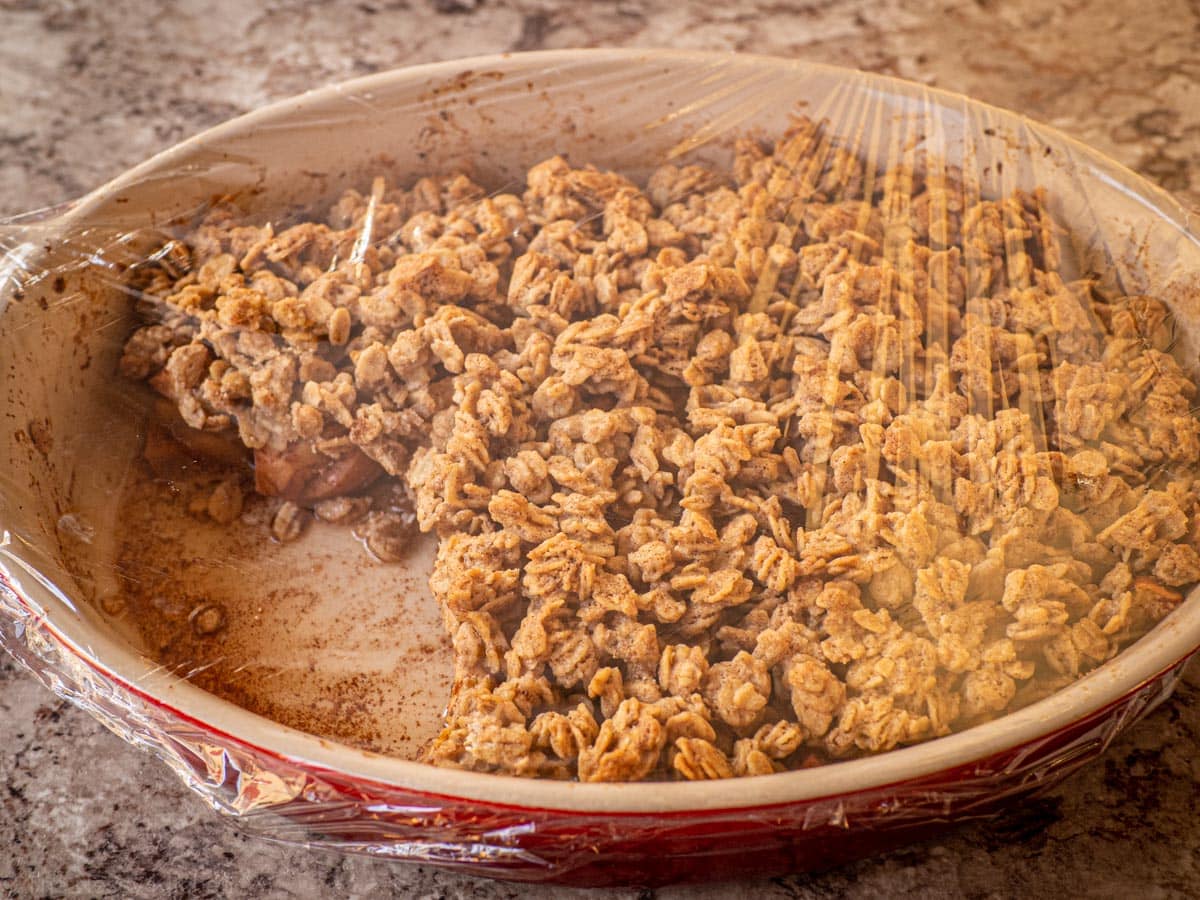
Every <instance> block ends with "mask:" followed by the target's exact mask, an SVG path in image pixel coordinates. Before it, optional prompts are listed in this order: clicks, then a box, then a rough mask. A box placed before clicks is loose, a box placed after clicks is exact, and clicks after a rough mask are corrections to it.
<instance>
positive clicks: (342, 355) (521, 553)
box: [121, 121, 1200, 781]
mask: <svg viewBox="0 0 1200 900" xmlns="http://www.w3.org/2000/svg"><path fill="white" fill-rule="evenodd" d="M1058 254H1059V251H1058V248H1057V244H1056V238H1055V226H1053V225H1052V224H1051V221H1050V217H1049V215H1048V213H1047V210H1046V207H1045V202H1044V197H1043V195H1042V194H1041V192H1040V191H1039V192H1035V193H1033V194H1026V193H1022V192H1016V193H1014V194H1012V195H1011V196H1006V197H1002V198H1000V199H995V200H983V199H980V198H979V197H978V196H977V195H976V196H973V195H972V190H971V188H970V186H969V185H968V184H967V183H966V182H965V181H962V180H959V179H957V178H956V177H955V176H954V174H953V173H945V172H940V173H935V171H934V168H933V167H932V166H930V167H926V168H925V169H922V168H920V167H914V166H907V167H897V168H895V169H893V170H890V171H888V172H886V173H884V174H882V175H880V176H876V175H875V173H874V172H873V170H870V169H867V168H866V167H864V165H863V163H862V162H861V161H860V160H859V159H858V158H857V157H855V156H854V155H853V154H852V153H849V152H847V151H845V150H839V149H836V148H834V149H832V150H831V145H830V142H829V141H828V140H827V139H826V137H825V135H824V134H823V133H822V131H821V129H820V128H819V127H818V126H816V125H814V124H813V123H811V122H808V121H800V122H798V123H797V124H796V125H795V127H794V128H793V129H791V130H790V131H789V132H788V133H787V134H786V135H784V137H783V138H781V139H780V140H779V141H778V142H777V143H775V144H774V145H773V146H769V145H765V144H762V143H760V142H757V141H753V140H744V141H742V142H741V143H740V144H739V146H738V148H737V153H736V159H735V162H734V166H733V171H732V173H730V174H722V173H718V172H712V171H708V170H707V169H703V168H700V167H698V166H684V167H681V168H680V167H676V166H673V165H666V166H663V167H662V168H660V169H658V170H657V171H656V172H655V173H654V174H653V175H652V176H651V178H650V179H649V182H648V183H647V184H646V185H645V186H639V185H637V184H634V183H633V182H632V181H629V180H628V179H626V178H623V177H621V176H620V175H616V174H613V173H609V172H603V171H599V170H597V169H595V168H592V167H590V166H587V167H583V168H575V167H573V166H572V165H570V164H569V163H568V162H566V161H565V160H563V159H561V158H558V157H555V158H552V159H549V160H547V161H545V162H543V163H540V164H539V165H536V166H534V167H533V168H532V169H531V170H530V171H529V173H528V176H527V180H526V186H525V190H524V192H523V193H522V194H520V195H517V194H509V193H504V194H490V195H489V194H488V193H487V192H486V191H485V190H484V189H483V188H482V187H480V186H479V185H477V184H475V183H473V182H472V181H471V180H470V179H468V178H467V177H465V176H463V175H455V176H450V177H444V178H424V179H421V180H420V181H418V182H417V183H416V184H415V185H414V186H413V187H412V188H411V189H408V190H401V189H398V188H393V187H389V186H388V185H387V184H386V183H385V182H384V181H383V180H382V179H376V181H375V183H374V185H373V187H372V190H371V192H370V193H369V194H368V195H363V194H359V193H358V192H356V191H348V192H347V193H346V194H345V195H344V196H343V197H342V198H341V199H340V200H339V201H338V202H337V203H336V204H334V206H333V207H332V208H331V209H330V210H329V211H328V213H327V215H326V217H325V219H324V221H316V220H313V221H303V222H300V223H298V224H294V225H291V226H290V227H287V228H283V229H281V230H278V231H277V230H276V228H275V227H273V226H272V225H271V224H266V225H251V224H246V223H245V222H244V221H242V220H241V219H239V217H238V215H237V214H236V213H235V212H234V211H233V210H231V209H229V208H224V207H221V208H217V209H214V210H213V211H211V212H210V213H209V214H208V215H207V217H206V218H205V219H204V220H203V222H201V223H200V225H199V226H198V227H197V228H195V229H194V230H193V231H192V232H190V233H189V234H187V235H186V237H185V238H184V239H182V240H176V241H172V242H170V243H169V244H167V245H166V246H165V247H164V249H163V251H162V252H160V253H159V254H156V257H155V259H156V260H157V262H156V263H155V264H153V265H150V266H147V267H144V268H143V269H141V270H140V274H139V276H138V277H139V278H140V279H141V284H140V287H141V289H142V290H143V297H144V299H143V301H142V304H141V311H142V313H143V316H144V320H145V321H146V322H147V324H146V325H144V326H143V327H141V328H139V329H138V330H137V331H136V332H135V333H134V334H133V335H132V336H131V337H130V338H129V341H128V343H127V345H126V348H125V354H124V357H123V358H122V360H121V371H122V372H123V373H124V374H125V375H127V376H128V377H130V378H135V379H148V380H149V382H150V384H151V385H152V386H153V387H154V388H155V389H156V390H157V391H158V392H159V393H161V394H162V395H164V396H165V397H167V398H169V399H170V400H171V401H172V402H173V403H174V405H175V407H176V408H177V409H178V413H179V416H180V417H181V418H182V422H183V423H186V426H188V427H186V428H185V427H182V426H181V425H179V424H178V423H177V422H176V423H171V424H169V425H164V426H162V427H163V428H165V429H168V430H169V431H170V434H169V436H168V437H165V438H164V437H162V436H161V435H160V437H159V438H157V439H156V440H155V441H154V442H153V445H152V446H149V445H148V448H147V457H148V458H149V459H151V461H152V462H153V461H154V459H158V458H160V456H161V452H162V446H161V443H162V441H163V440H174V441H183V442H185V443H187V444H188V446H189V447H191V448H192V449H193V450H194V452H197V453H201V454H203V453H205V452H206V451H205V450H203V449H202V448H201V446H200V445H201V443H202V440H200V439H210V440H211V441H215V443H216V444H217V445H221V444H222V443H224V441H223V438H224V437H225V436H232V435H236V436H237V438H239V439H240V442H241V444H244V445H245V447H247V448H250V449H251V450H252V451H253V453H254V485H255V489H256V490H257V492H258V493H260V494H264V495H268V496H272V497H276V498H279V501H278V502H280V503H281V505H280V507H279V508H278V512H277V513H276V514H275V516H274V519H273V521H272V525H271V530H272V532H273V535H274V537H275V539H277V540H280V541H287V540H293V539H295V538H297V537H298V536H300V535H301V534H302V532H303V531H304V530H305V528H306V527H307V525H308V524H309V522H311V521H312V519H313V518H314V516H315V518H317V519H319V520H321V521H324V522H334V523H345V524H347V525H349V526H352V527H354V528H355V529H357V532H356V533H358V534H359V535H360V536H361V537H362V538H363V540H364V543H366V544H367V546H368V547H369V549H370V550H371V551H372V552H373V553H375V555H376V556H378V557H379V558H381V559H384V560H389V559H396V558H399V557H400V556H402V555H403V553H404V552H405V549H406V547H407V545H408V543H409V542H410V539H411V531H412V518H413V512H412V510H413V509H415V518H416V524H417V525H418V526H419V528H420V530H421V531H425V532H432V533H434V534H436V535H437V537H438V539H439V542H440V543H439V548H438V552H437V560H436V564H435V568H434V572H433V575H432V578H431V586H432V590H433V593H434V595H435V596H436V598H437V600H438V602H439V604H440V606H441V609H442V612H443V616H444V621H445V625H446V628H447V630H448V632H449V634H450V635H451V637H452V639H453V647H454V653H455V662H456V680H455V684H454V692H453V699H452V701H451V704H450V708H449V710H448V712H447V720H446V725H445V729H444V730H443V731H442V733H441V735H440V736H439V737H438V738H437V739H436V740H435V741H434V742H433V743H432V745H431V746H430V747H429V748H428V750H427V752H426V756H425V758H426V759H427V760H428V761H429V762H431V763H434V764H437V765H444V766H456V767H461V768H468V769H474V770H479V771H487V772H502V773H512V774H518V775H529V776H545V777H554V778H573V777H577V778H579V779H581V780H584V781H622V780H636V779H645V778H685V779H697V778H726V777H730V776H734V775H739V776H740V775H753V774H761V773H770V772H776V771H781V770H784V769H787V768H795V767H800V766H808V765H815V764H819V763H821V762H824V761H827V760H829V759H832V758H839V757H845V756H848V755H854V754H862V753H867V752H879V751H884V750H888V749H890V748H892V747H895V746H897V745H900V744H906V743H911V742H914V741H920V740H924V739H926V738H931V737H935V736H938V735H943V734H946V733H948V732H950V731H953V730H959V729H962V728H965V727H968V726H970V725H972V724H975V723H978V722H980V721H983V720H985V719H988V718H992V717H995V716H997V715H999V714H1001V713H1003V712H1005V711H1007V710H1011V709H1014V708H1017V707H1019V706H1021V705H1023V704H1026V703H1029V702H1031V701H1032V700H1034V699H1037V698H1038V697H1041V696H1044V695H1046V694H1047V693H1049V692H1051V691H1054V690H1056V689H1057V688H1059V687H1061V686H1062V685H1064V684H1066V683H1068V682H1070V681H1071V680H1073V679H1075V678H1077V677H1078V676H1080V675H1081V674H1082V673H1084V672H1087V671H1088V670H1090V669H1092V668H1094V667H1095V666H1096V665H1098V664H1099V663H1101V662H1103V661H1105V660H1107V659H1108V658H1110V657H1111V656H1113V654H1115V653H1116V652H1117V650H1118V649H1119V648H1120V647H1122V646H1123V645H1125V644H1127V643H1129V642H1130V641H1131V640H1133V639H1134V638H1136V637H1137V636H1139V635H1141V634H1142V633H1144V632H1145V631H1146V630H1147V629H1148V628H1149V627H1151V626H1152V625H1153V624H1154V623H1155V622H1156V621H1158V620H1159V619H1160V618H1162V617H1163V616H1164V615H1165V614H1166V613H1168V612H1169V611H1170V610H1171V609H1172V608H1173V607H1174V606H1175V605H1176V604H1177V603H1178V602H1179V601H1180V599H1181V593H1180V588H1181V587H1183V586H1185V585H1189V584H1191V583H1193V582H1195V581H1197V579H1200V554H1198V553H1197V549H1198V548H1200V527H1198V523H1200V518H1198V517H1197V493H1196V490H1195V478H1196V466H1197V460H1198V458H1200V442H1198V426H1197V420H1196V419H1195V418H1194V417H1193V416H1192V414H1191V409H1190V407H1191V406H1192V404H1193V402H1194V397H1195V394H1196V388H1195V385H1194V384H1193V383H1192V381H1191V380H1190V379H1189V378H1188V377H1187V376H1186V375H1185V374H1184V373H1183V371H1181V369H1180V367H1179V365H1178V364H1177V363H1176V361H1175V360H1174V359H1173V358H1172V356H1171V355H1170V352H1169V351H1170V344H1171V341H1172V331H1173V328H1172V322H1171V316H1170V313H1169V312H1168V311H1167V309H1166V307H1165V306H1164V305H1163V304H1162V303H1161V302H1159V301H1158V300H1156V299H1154V298H1152V297H1140V296H1138V297H1123V296H1117V297H1114V296H1102V295H1101V294H1100V293H1099V292H1098V290H1097V288H1096V287H1095V286H1094V285H1093V284H1092V283H1090V282H1088V281H1076V282H1065V281H1064V280H1063V279H1062V278H1061V277H1060V276H1059V274H1058V273H1057V270H1058V268H1059V265H1058V262H1059V256H1058ZM188 434H190V435H192V436H194V438H195V439H196V440H193V438H190V437H188ZM211 452H213V453H218V454H221V453H223V454H224V458H226V459H227V460H228V459H232V460H235V461H236V460H237V459H238V453H237V452H233V451H230V450H228V449H226V450H224V451H211ZM373 484H374V487H373V488H372V490H371V492H370V493H368V492H367V489H368V487H371V486H372V485H373ZM381 484H383V485H386V486H387V489H386V490H383V491H381V490H380V485H381ZM242 502H243V493H242V488H241V486H240V485H239V483H238V480H237V479H236V478H234V479H229V478H226V479H224V480H222V481H220V482H219V483H217V485H216V487H215V489H213V490H212V492H211V494H210V495H209V496H204V497H201V498H199V499H198V500H197V501H196V507H197V513H198V514H206V515H209V516H211V517H212V518H213V519H215V520H216V521H218V522H225V521H232V520H233V519H234V518H236V517H237V516H238V515H239V513H240V511H241V507H242Z"/></svg>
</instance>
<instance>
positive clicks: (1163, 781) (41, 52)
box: [0, 0, 1200, 900]
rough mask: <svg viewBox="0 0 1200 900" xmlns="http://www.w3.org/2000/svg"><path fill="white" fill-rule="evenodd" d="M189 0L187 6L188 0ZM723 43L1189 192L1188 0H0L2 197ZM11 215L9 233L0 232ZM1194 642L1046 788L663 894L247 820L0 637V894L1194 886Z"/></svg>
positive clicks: (1198, 772) (1199, 74) (42, 192)
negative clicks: (818, 861) (240, 126)
mask: <svg viewBox="0 0 1200 900" xmlns="http://www.w3.org/2000/svg"><path fill="white" fill-rule="evenodd" d="M176 6H178V7H183V6H186V8H187V9H186V11H183V10H182V9H181V8H176ZM596 45H630V46H645V47H651V46H676V47H694V48H710V49H736V50H744V51H753V52H759V53H772V54H780V55H785V56H794V57H802V58H805V59H809V60H815V61H823V62H830V63H838V64H842V65H848V66H856V67H859V68H863V69H868V70H871V71H876V72H884V73H888V74H893V75H899V76H902V77H905V78H910V79H914V80H918V81H922V82H926V83H929V84H934V85H937V86H940V87H945V88H950V89H953V90H958V91H962V92H964V93H967V94H970V95H972V96H974V97H977V98H980V99H983V100H987V101H990V102H992V103H994V104H997V105H1000V106H1004V107H1008V108H1010V109H1015V110H1019V111H1022V112H1024V113H1027V114H1028V115H1030V116H1032V117H1034V118H1036V119H1040V120H1042V121H1044V122H1048V123H1050V124H1053V125H1056V126H1058V127H1060V128H1062V129H1064V130H1066V131H1067V132H1069V133H1071V134H1073V135H1075V136H1076V137H1078V138H1080V139H1082V140H1083V141H1085V142H1087V143H1089V144H1092V145H1093V146H1096V147H1097V148H1099V149H1100V150H1102V151H1104V152H1106V153H1108V154H1110V155H1112V156H1113V157H1115V158H1116V159H1118V160H1120V161H1121V162H1123V163H1125V164H1126V165H1129V166H1131V167H1132V168H1134V169H1136V170H1138V171H1140V172H1142V173H1143V174H1145V175H1147V176H1148V177H1149V178H1151V179H1152V180H1154V181H1156V182H1158V183H1159V184H1161V185H1162V186H1163V187H1165V188H1167V189H1168V190H1170V191H1172V192H1174V193H1175V195H1176V196H1177V197H1179V198H1180V200H1182V201H1183V202H1184V203H1185V204H1187V205H1189V206H1191V207H1193V208H1200V55H1198V54H1196V52H1195V51H1196V48H1197V47H1200V2H1197V0H1138V2H1132V0H1125V2H1117V0H1109V2H1095V3H1083V2H1075V3H1061V4H1048V3H1042V2H1040V0H1013V2H998V0H974V2H968V0H943V2H936V3H935V2H905V3H899V2H895V0H843V2H828V0H813V2H802V3H793V4H782V3H774V2H747V3H737V2H731V3H728V4H718V3H712V2H703V3H700V2H697V3H680V2H670V0H654V2H632V0H627V2H618V3H605V4H582V3H580V4H572V3H567V2H550V0H546V2H534V0H432V2H426V0H408V2H405V0H360V2H356V3H330V2H317V0H290V2H289V0H275V2H270V3H266V4H261V5H258V4H246V3H241V2H238V0H195V2H190V3H188V4H178V5H172V6H169V5H166V4H157V3H150V2H147V0H107V2H105V3H102V4H101V3H91V2H86V0H52V2H38V0H3V2H0V215H10V214H15V213H18V212H24V211H28V210H31V209H35V208H38V207H42V206H53V205H55V204H58V203H61V202H63V201H65V200H68V199H70V198H72V197H74V196H76V195H79V194H81V193H83V192H85V191H87V190H89V189H90V188H92V187H95V186H97V185H99V184H101V183H102V182H104V181H105V180H107V179H109V178H110V177H112V176H114V175H116V174H118V173H119V172H121V171H122V170H124V169H126V168H127V167H129V166H130V165H132V164H134V163H136V162H138V161H140V160H142V159H143V158H145V157H147V156H149V155H151V154H152V153H154V152H156V151H158V150H160V149H162V148H164V147H166V146H169V145H170V144H173V143H175V142H176V141H178V140H180V139H182V138H184V137H186V136H188V135H190V134H193V133H195V132H197V131H199V130H201V129H203V128H206V127H208V126H210V125H214V124H216V123H218V122H220V121H222V120H224V119H227V118H229V117H231V116H234V115H237V114H239V113H242V112H245V111H247V110H250V109H252V108H254V107H256V106H259V105H261V104H263V103H266V102H268V101H271V100H274V99H278V98H280V97H285V96H287V95H290V94H293V93H297V92H300V91H303V90H305V89H308V88H311V87H315V86H319V85H323V84H326V83H329V82H333V81H338V80H341V79H344V78H348V77H352V76H356V75H362V74H366V73H370V72H375V71H381V70H385V69H388V68H392V67H396V66H403V65H408V64H412V63H419V62H427V61H432V60H438V59H449V58H453V57H458V56H467V55H472V54H477V53H485V52H495V51H504V50H529V49H540V48H549V47H570V46H596ZM0 234H2V233H0ZM1198 786H1200V666H1193V667H1192V670H1191V672H1190V673H1189V675H1188V676H1186V677H1185V679H1184V681H1183V683H1182V684H1181V685H1180V687H1179V689H1178V691H1177V692H1176V694H1175V696H1174V697H1173V698H1172V699H1171V700H1169V701H1168V702H1167V703H1165V704H1164V705H1163V706H1162V707H1160V708H1159V709H1158V710H1157V711H1156V712H1155V713H1154V714H1153V715H1151V716H1150V717H1149V718H1148V719H1147V720H1146V721H1145V722H1143V723H1141V724H1140V725H1139V726H1137V727H1136V728H1135V729H1133V730H1132V732H1131V733H1129V734H1128V735H1126V736H1125V737H1123V738H1122V739H1120V740H1119V741H1117V742H1116V743H1115V744H1114V745H1113V746H1112V747H1111V748H1109V750H1108V752H1107V753H1106V754H1105V755H1104V757H1103V759H1101V760H1100V761H1098V762H1096V763H1093V764H1092V765H1091V766H1089V767H1087V768H1086V769H1085V770H1083V771H1082V772H1080V773H1079V774H1078V775H1076V776H1075V777H1073V778H1072V779H1071V780H1069V781H1068V782H1067V783H1066V784H1065V785H1063V786H1061V787H1060V788H1059V789H1058V790H1055V791H1053V792H1051V793H1050V794H1048V795H1047V796H1045V797H1042V798H1040V799H1037V800H1034V801H1031V802H1028V803H1025V804H1022V805H1021V806H1020V807H1019V808H1017V809H1014V810H1012V811H1011V812H1010V813H1009V814H1007V815H1005V816H1004V817H1003V818H1000V819H998V820H996V821H993V822H990V823H987V824H982V825H976V826H972V827H966V828H961V829H959V830H957V831H955V832H952V833H950V834H949V835H947V836H946V837H944V838H942V839H940V840H936V841H932V842H928V843H924V844H918V845H914V846H912V847H909V848H906V849H903V850H900V851H897V852H894V853H891V854H888V855H886V856H882V857H879V858H875V859H871V860H867V861H863V862H860V863H857V864H854V865H851V866H848V867H845V868H842V869H839V870H836V871H833V872H829V873H825V874H821V875H817V876H795V877H790V878H783V879H776V880H773V881H770V882H764V883H746V884H730V885H705V886H700V887H689V888H674V889H662V890H659V891H657V892H654V891H641V892H639V891H636V890H613V891H598V892H584V891H570V890H563V889H557V888H546V887H530V886H521V885H509V884H503V883H500V882H490V881H486V880H476V879H470V878H466V877H462V876H456V875H450V874H446V873H443V872H439V871H436V870H433V869H429V868H425V867H409V866H402V865H389V864H387V863H385V862H380V861H375V860H370V859H364V858H342V857H338V856H335V855H322V854H316V853H311V852H306V851H303V850H297V849H289V848H286V847H280V846H275V845H271V844H267V843H264V842H262V841H259V840H256V839H252V838H248V837H244V836H242V835H240V834H238V833H237V832H236V831H234V830H233V829H232V828H231V827H230V826H229V825H228V824H227V823H226V822H224V821H222V820H220V819H219V818H218V816H217V815H216V814H215V813H213V812H211V811H210V810H209V809H208V808H207V807H206V806H204V805H203V804H202V803H201V802H200V801H199V800H198V799H197V798H195V797H193V796H191V795H190V794H189V793H188V792H187V791H186V790H185V789H184V788H183V786H182V785H181V784H180V783H179V782H178V780H177V779H176V778H175V776H174V775H172V774H171V773H170V772H169V771H168V770H166V769H165V768H164V767H163V766H161V765H160V764H158V763H157V762H155V761H153V760H151V759H150V758H149V757H147V756H146V755H144V754H142V753H140V752H138V751H136V750H134V749H132V748H130V747H129V746H127V745H126V744H124V743H123V742H121V741H120V740H118V739H117V738H116V737H114V736H113V735H111V734H109V733H108V732H107V731H105V730H104V729H103V728H102V727H101V726H100V725H98V724H97V723H96V722H95V721H94V720H93V719H91V718H90V717H89V716H87V715H85V714H83V713H81V712H79V711H78V710H76V709H75V708H74V707H72V706H70V705H69V704H67V703H64V702H62V701H60V700H58V699H57V698H55V697H54V696H53V695H51V694H50V693H49V692H48V691H46V690H44V689H43V688H42V687H40V686H39V685H37V684H36V683H35V682H34V681H33V679H32V678H30V677H29V676H28V675H27V674H26V673H24V672H23V671H22V670H20V669H18V668H17V666H16V665H15V664H14V663H13V661H12V660H11V659H10V658H8V657H7V656H4V655H3V654H0V847H4V848H6V850H7V852H5V851H0V895H4V896H7V897H56V896H87V897H97V896H104V897H108V896H111V897H134V898H136V897H238V896H253V897H307V896H317V895H326V894H330V895H343V894H344V895H351V896H356V897H384V896H402V897H413V898H456V897H471V898H515V897H522V898H531V900H541V898H546V900H549V898H552V897H553V898H570V897H580V898H582V897H585V896H586V897H588V898H594V900H601V898H604V900H607V898H622V900H625V898H628V900H633V898H646V897H661V898H664V900H665V898H683V897H689V898H692V897H694V898H714V900H715V898H725V897H737V898H741V897H747V898H748V897H762V898H802V897H804V898H807V897H829V896H844V897H851V898H866V897H903V896H921V897H950V896H971V897H985V896H1012V895H1024V896H1046V897H1053V896H1077V895H1080V894H1086V895H1088V896H1102V897H1109V896H1111V897H1127V896H1138V897H1174V896H1179V897H1184V896H1196V895H1200V815H1198V813H1200V801H1198V797H1200V787H1198Z"/></svg>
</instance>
